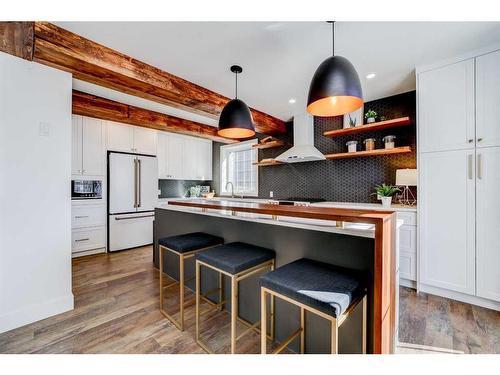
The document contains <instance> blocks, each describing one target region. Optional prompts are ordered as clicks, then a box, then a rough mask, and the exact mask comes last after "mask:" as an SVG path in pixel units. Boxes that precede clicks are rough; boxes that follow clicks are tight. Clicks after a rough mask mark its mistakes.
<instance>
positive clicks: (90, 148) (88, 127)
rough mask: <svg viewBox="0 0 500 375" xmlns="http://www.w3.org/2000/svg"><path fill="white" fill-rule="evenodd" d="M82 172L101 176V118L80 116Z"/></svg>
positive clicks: (102, 147)
mask: <svg viewBox="0 0 500 375" xmlns="http://www.w3.org/2000/svg"><path fill="white" fill-rule="evenodd" d="M82 120H83V121H82V144H83V147H82V149H83V156H82V160H83V174H85V175H91V176H103V175H105V174H106V171H105V167H104V165H105V162H104V157H105V152H104V150H105V148H104V127H103V124H102V120H99V119H95V118H90V117H83V118H82Z"/></svg>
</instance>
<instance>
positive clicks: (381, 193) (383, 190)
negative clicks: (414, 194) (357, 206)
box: [373, 184, 401, 207]
mask: <svg viewBox="0 0 500 375" xmlns="http://www.w3.org/2000/svg"><path fill="white" fill-rule="evenodd" d="M399 191H401V190H400V189H399V188H398V187H397V186H392V185H386V184H382V185H378V186H375V193H373V195H375V194H376V195H377V197H380V199H381V200H382V206H383V207H391V203H392V196H393V195H394V194H396V193H397V192H399Z"/></svg>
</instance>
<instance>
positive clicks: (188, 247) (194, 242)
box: [158, 232, 224, 331]
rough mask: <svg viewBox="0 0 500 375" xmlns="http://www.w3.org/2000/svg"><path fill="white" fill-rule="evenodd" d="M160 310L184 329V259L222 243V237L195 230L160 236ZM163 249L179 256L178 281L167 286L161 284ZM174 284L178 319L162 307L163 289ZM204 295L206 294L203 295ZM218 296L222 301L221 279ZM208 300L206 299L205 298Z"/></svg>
mask: <svg viewBox="0 0 500 375" xmlns="http://www.w3.org/2000/svg"><path fill="white" fill-rule="evenodd" d="M158 242H159V245H160V246H159V247H160V311H161V313H162V314H163V315H164V316H165V317H166V318H167V319H168V320H170V321H171V322H172V323H173V324H174V325H175V326H176V327H177V328H178V329H180V330H181V331H183V330H184V307H185V306H184V284H185V282H187V281H190V280H192V279H193V278H191V279H189V280H184V261H185V260H187V259H190V258H193V257H194V256H195V254H197V253H198V252H200V251H204V250H206V249H209V248H211V247H213V246H217V245H220V244H222V243H224V239H223V238H221V237H217V236H213V235H211V234H208V233H203V232H195V233H187V234H181V235H179V236H171V237H163V238H160V240H159V241H158ZM165 251H168V252H171V253H173V254H175V255H177V256H178V257H179V281H178V282H177V281H174V282H172V283H170V284H169V285H167V286H163V272H164V269H163V267H164V264H163V263H164V262H163V254H164V252H165ZM174 285H179V314H180V319H179V320H176V319H175V318H174V317H173V316H172V315H170V314H168V313H167V312H166V311H165V309H164V307H163V291H164V290H165V289H167V288H170V287H172V286H174ZM205 297H206V296H205ZM219 297H220V298H221V300H220V301H222V281H221V283H220V284H219ZM207 300H208V299H207Z"/></svg>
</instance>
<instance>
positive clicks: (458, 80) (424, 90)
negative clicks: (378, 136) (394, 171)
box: [418, 59, 498, 152]
mask: <svg viewBox="0 0 500 375" xmlns="http://www.w3.org/2000/svg"><path fill="white" fill-rule="evenodd" d="M497 98H498V93H497ZM474 111H475V106H474V59H470V60H466V61H461V62H458V63H455V64H451V65H447V66H444V67H441V68H439V69H435V70H430V71H425V72H421V73H419V75H418V147H419V150H420V152H431V151H445V150H460V149H472V148H474V138H475V134H474Z"/></svg>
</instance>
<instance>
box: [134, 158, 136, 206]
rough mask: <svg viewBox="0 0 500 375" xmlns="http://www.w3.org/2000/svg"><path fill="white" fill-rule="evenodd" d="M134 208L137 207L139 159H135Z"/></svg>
mask: <svg viewBox="0 0 500 375" xmlns="http://www.w3.org/2000/svg"><path fill="white" fill-rule="evenodd" d="M134 208H137V159H134Z"/></svg>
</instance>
